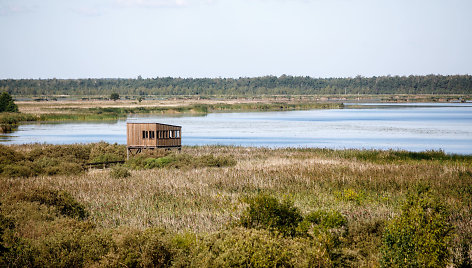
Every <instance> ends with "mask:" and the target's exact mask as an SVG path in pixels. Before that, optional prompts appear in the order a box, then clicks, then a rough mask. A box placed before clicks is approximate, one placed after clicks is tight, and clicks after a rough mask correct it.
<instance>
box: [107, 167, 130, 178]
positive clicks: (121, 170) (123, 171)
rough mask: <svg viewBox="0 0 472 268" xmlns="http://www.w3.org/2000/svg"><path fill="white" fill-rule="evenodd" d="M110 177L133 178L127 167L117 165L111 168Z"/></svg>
mask: <svg viewBox="0 0 472 268" xmlns="http://www.w3.org/2000/svg"><path fill="white" fill-rule="evenodd" d="M110 176H111V177H112V178H115V179H122V178H127V177H129V176H131V173H130V172H129V170H128V169H127V168H126V167H124V166H120V165H117V166H114V167H113V168H111V170H110Z"/></svg>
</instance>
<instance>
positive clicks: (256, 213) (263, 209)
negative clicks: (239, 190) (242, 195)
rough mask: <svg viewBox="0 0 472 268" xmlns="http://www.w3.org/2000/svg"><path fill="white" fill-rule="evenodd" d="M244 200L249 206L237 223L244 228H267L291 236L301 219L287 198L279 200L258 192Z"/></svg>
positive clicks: (298, 212) (296, 209)
mask: <svg viewBox="0 0 472 268" xmlns="http://www.w3.org/2000/svg"><path fill="white" fill-rule="evenodd" d="M244 201H245V202H246V203H247V204H248V205H249V207H248V208H247V209H246V210H245V211H244V212H243V214H242V216H241V219H240V220H239V224H240V225H241V226H243V227H246V228H256V229H267V230H271V231H278V232H280V233H282V234H283V235H289V236H293V235H295V234H296V228H297V226H298V224H299V223H300V222H301V221H302V219H303V217H302V215H301V213H300V211H299V210H298V208H296V207H294V206H293V203H292V202H291V201H290V200H288V199H284V200H283V201H282V202H279V201H278V200H277V199H276V198H275V197H272V196H270V195H267V194H258V195H256V196H254V197H249V198H246V199H245V200H244Z"/></svg>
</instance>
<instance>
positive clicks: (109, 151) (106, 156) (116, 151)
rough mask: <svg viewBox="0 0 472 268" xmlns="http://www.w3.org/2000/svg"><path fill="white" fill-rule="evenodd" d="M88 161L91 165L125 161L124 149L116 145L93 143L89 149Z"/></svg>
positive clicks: (122, 146)
mask: <svg viewBox="0 0 472 268" xmlns="http://www.w3.org/2000/svg"><path fill="white" fill-rule="evenodd" d="M88 159H90V162H92V163H102V162H110V161H122V160H125V159H126V147H125V146H124V145H118V144H116V143H115V144H109V143H106V142H99V143H94V144H92V147H91V149H90V155H89V156H88Z"/></svg>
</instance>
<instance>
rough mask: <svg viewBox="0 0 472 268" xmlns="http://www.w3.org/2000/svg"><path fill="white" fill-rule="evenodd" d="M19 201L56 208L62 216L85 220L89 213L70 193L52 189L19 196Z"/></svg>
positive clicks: (33, 191)
mask: <svg viewBox="0 0 472 268" xmlns="http://www.w3.org/2000/svg"><path fill="white" fill-rule="evenodd" d="M19 199H20V200H24V201H29V202H38V203H40V204H45V205H48V206H53V207H55V208H56V209H57V210H58V211H59V213H61V214H62V215H65V216H68V217H73V218H78V219H85V218H87V216H88V212H87V211H86V210H85V207H84V206H83V205H82V204H80V203H79V202H77V201H76V200H75V199H74V198H73V197H72V196H71V195H70V194H69V193H67V192H64V191H57V190H51V189H35V190H32V191H29V192H24V193H20V194H19Z"/></svg>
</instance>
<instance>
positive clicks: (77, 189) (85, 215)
mask: <svg viewBox="0 0 472 268" xmlns="http://www.w3.org/2000/svg"><path fill="white" fill-rule="evenodd" d="M1 150H2V157H1V158H0V165H1V171H2V173H1V178H0V187H1V189H5V190H4V191H2V192H1V194H0V199H1V201H0V202H1V206H0V223H1V225H0V226H1V229H0V235H1V239H0V250H1V251H2V257H1V259H0V263H1V264H2V265H4V264H8V265H10V266H22V265H27V266H44V265H54V266H62V267H65V266H123V265H126V266H127V267H138V266H147V267H151V266H192V267H202V266H203V267H213V266H253V267H268V266H295V267H307V266H308V267H309V266H311V267H313V266H321V267H331V266H364V267H365V266H381V265H382V266H403V265H404V264H405V261H408V264H413V265H416V266H431V267H441V266H445V265H454V266H458V267H459V266H461V265H462V267H464V266H466V265H470V264H471V252H470V248H471V245H472V236H471V235H470V234H471V233H472V223H471V221H470V219H471V218H472V210H471V205H472V203H471V200H472V188H471V185H472V157H471V156H463V155H447V154H445V153H443V152H441V151H426V152H416V153H414V152H407V151H380V150H329V149H291V148H286V149H268V148H249V147H225V146H203V147H184V148H183V149H182V152H181V153H175V152H171V151H160V150H158V151H153V152H151V153H148V154H142V155H139V156H138V157H136V158H134V159H131V160H129V161H127V162H126V163H125V164H123V165H117V166H113V167H109V168H105V169H102V168H100V169H97V168H89V167H88V166H87V165H84V164H86V163H89V162H93V161H103V160H114V159H124V157H125V156H124V153H125V149H124V146H122V145H115V144H107V143H98V144H87V145H81V144H76V145H40V144H32V145H14V146H2V147H1ZM3 152H5V153H3ZM11 170H17V171H16V172H12V171H11ZM399 241H400V242H399ZM402 241H403V242H402ZM413 253H414V254H413ZM401 256H408V259H405V258H402V257H401Z"/></svg>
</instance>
